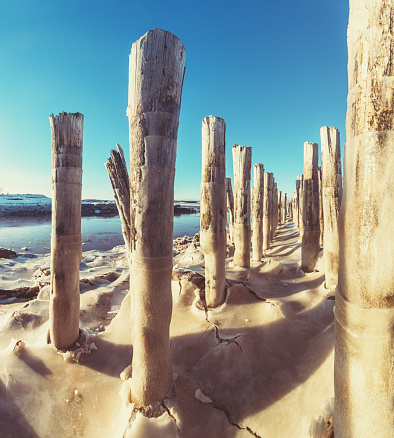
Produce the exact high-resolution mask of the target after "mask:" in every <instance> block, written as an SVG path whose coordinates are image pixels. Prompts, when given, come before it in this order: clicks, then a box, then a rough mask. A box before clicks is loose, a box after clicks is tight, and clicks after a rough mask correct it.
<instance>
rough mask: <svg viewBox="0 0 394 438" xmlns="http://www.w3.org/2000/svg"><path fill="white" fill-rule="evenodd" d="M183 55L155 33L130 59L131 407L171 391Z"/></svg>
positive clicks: (169, 38) (175, 43)
mask: <svg viewBox="0 0 394 438" xmlns="http://www.w3.org/2000/svg"><path fill="white" fill-rule="evenodd" d="M184 65H185V49H184V47H183V44H182V42H181V41H180V40H179V39H178V38H177V37H176V36H175V35H173V34H171V33H170V32H166V31H164V30H161V29H155V30H153V31H152V30H150V31H149V32H147V33H146V34H145V35H144V36H143V37H141V38H140V39H139V40H138V41H136V42H135V43H134V44H133V46H132V48H131V53H130V70H129V106H128V110H127V114H128V117H129V137H130V209H131V214H130V221H131V227H130V228H131V229H130V241H131V242H130V243H131V246H132V256H131V275H130V291H131V295H132V310H131V318H132V327H133V362H132V379H131V383H130V400H131V401H132V402H133V403H135V404H136V406H137V407H148V406H157V405H160V403H161V401H162V400H163V399H164V398H165V397H166V396H168V395H169V393H170V391H171V388H172V382H173V380H172V369H171V360H170V339H169V327H170V321H171V312H172V295H171V274H172V245H173V242H172V239H173V214H174V174H175V158H176V143H177V135H178V124H179V113H180V107H181V95H182V87H183V79H184V72H185V68H184Z"/></svg>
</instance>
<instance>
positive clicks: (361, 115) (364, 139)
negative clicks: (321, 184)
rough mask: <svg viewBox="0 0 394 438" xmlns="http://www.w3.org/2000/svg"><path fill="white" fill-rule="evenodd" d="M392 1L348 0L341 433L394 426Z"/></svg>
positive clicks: (338, 346)
mask: <svg viewBox="0 0 394 438" xmlns="http://www.w3.org/2000/svg"><path fill="white" fill-rule="evenodd" d="M393 26H394V6H393V3H392V2H391V1H386V0H350V16H349V27H348V53H349V59H348V75H349V77H348V84H349V94H348V100H347V101H348V110H347V116H346V145H345V159H344V166H345V168H344V174H345V184H344V195H343V200H342V205H341V208H340V213H339V222H338V224H339V276H338V288H337V295H336V300H335V318H336V321H335V378H334V382H335V420H334V427H335V437H336V438H345V437H346V438H352V437H379V438H388V437H393V436H394V403H393V400H394V366H393V364H394V330H393V327H394V268H393V266H394V265H393V260H394V242H393V236H394V220H393V218H394V190H393V187H394V172H393V169H394V149H393V145H394V105H393V104H394V99H393V97H394V57H393V53H394V43H393V37H394V35H393V33H394V29H393Z"/></svg>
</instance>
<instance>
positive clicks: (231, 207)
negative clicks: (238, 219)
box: [226, 178, 234, 243]
mask: <svg viewBox="0 0 394 438" xmlns="http://www.w3.org/2000/svg"><path fill="white" fill-rule="evenodd" d="M226 195H227V209H228V211H229V213H230V221H229V224H228V228H229V232H230V241H231V242H232V243H234V195H233V189H232V187H231V178H226Z"/></svg>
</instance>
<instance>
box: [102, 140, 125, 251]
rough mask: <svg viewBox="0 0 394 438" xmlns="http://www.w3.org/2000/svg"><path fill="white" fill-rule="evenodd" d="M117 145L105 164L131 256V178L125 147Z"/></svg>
mask: <svg viewBox="0 0 394 438" xmlns="http://www.w3.org/2000/svg"><path fill="white" fill-rule="evenodd" d="M116 147H117V149H118V150H117V151H115V150H113V149H111V155H110V157H109V158H108V160H107V162H106V163H105V164H104V165H105V167H106V169H107V171H108V176H109V179H110V181H111V184H112V189H113V191H114V198H115V202H116V207H117V208H118V212H119V217H120V223H121V226H122V233H123V239H124V241H125V246H126V253H127V256H128V257H129V258H130V255H131V248H130V180H129V174H128V172H127V166H126V160H125V158H124V154H123V149H122V148H121V147H120V145H119V144H118V143H117V144H116Z"/></svg>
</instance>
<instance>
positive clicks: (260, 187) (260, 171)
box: [252, 163, 264, 262]
mask: <svg viewBox="0 0 394 438" xmlns="http://www.w3.org/2000/svg"><path fill="white" fill-rule="evenodd" d="M263 207H264V166H263V165H262V164H261V163H256V164H255V165H254V166H253V189H252V227H253V234H252V258H253V261H255V262H259V261H260V260H261V257H262V256H263V217H264V213H263Z"/></svg>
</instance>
